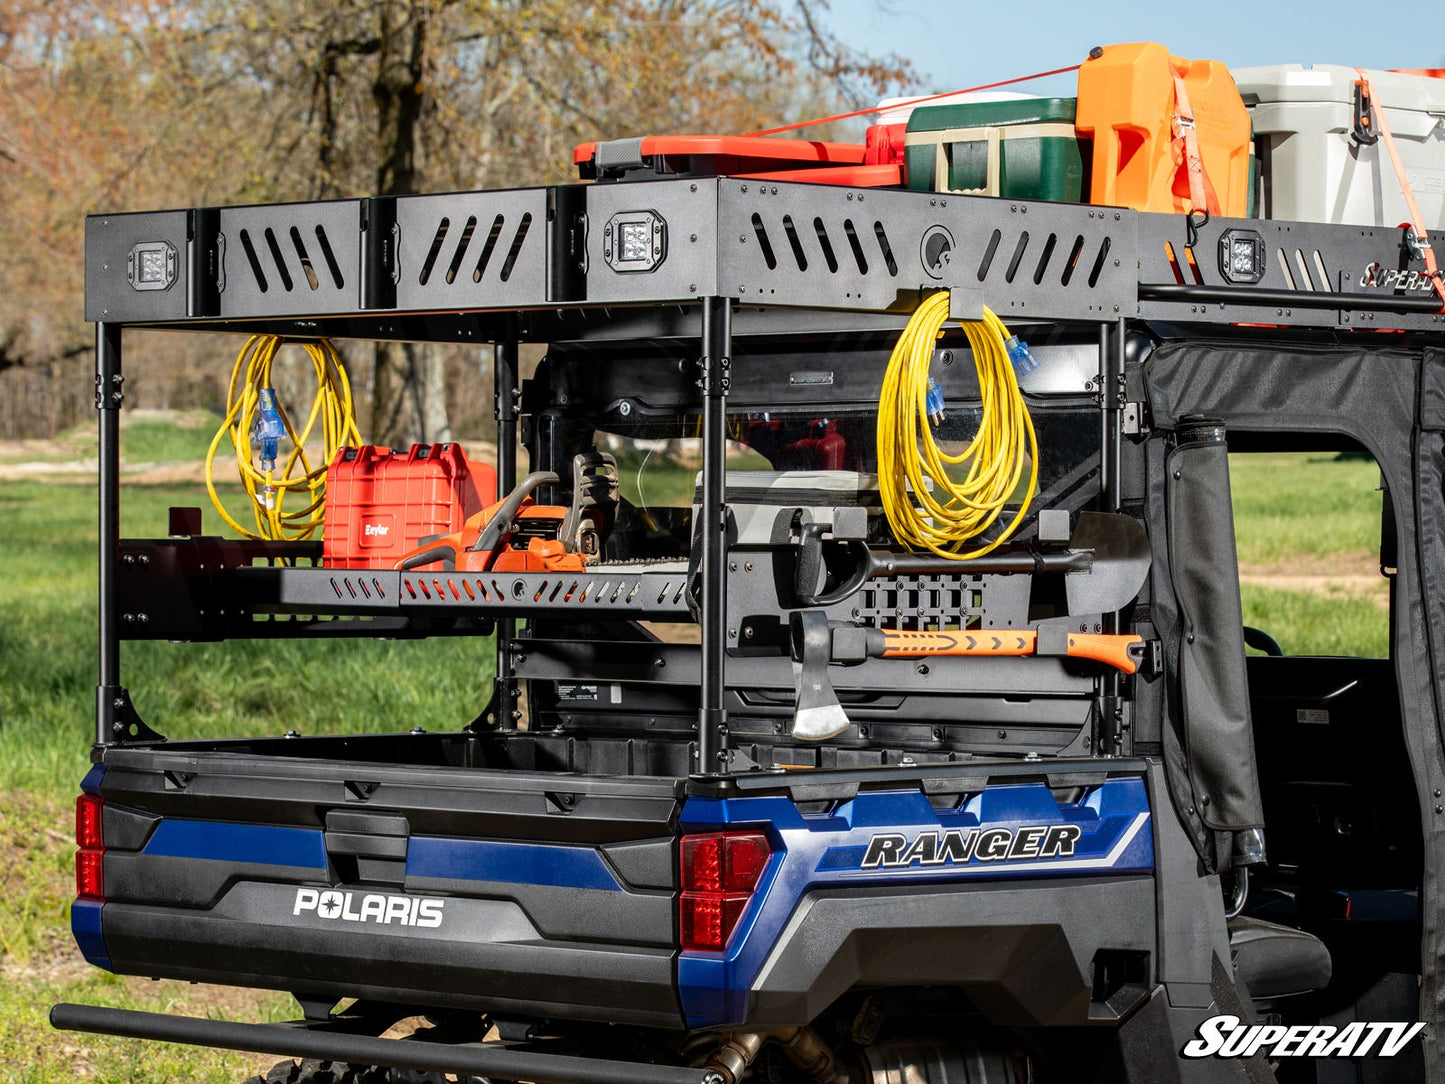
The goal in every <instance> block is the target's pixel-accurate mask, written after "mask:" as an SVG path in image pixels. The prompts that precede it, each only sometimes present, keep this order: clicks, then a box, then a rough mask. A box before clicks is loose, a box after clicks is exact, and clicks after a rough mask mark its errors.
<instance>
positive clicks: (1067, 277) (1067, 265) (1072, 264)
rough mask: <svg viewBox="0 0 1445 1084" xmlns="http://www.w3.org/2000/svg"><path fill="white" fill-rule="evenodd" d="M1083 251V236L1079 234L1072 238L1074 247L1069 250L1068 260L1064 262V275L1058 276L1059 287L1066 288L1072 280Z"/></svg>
mask: <svg viewBox="0 0 1445 1084" xmlns="http://www.w3.org/2000/svg"><path fill="white" fill-rule="evenodd" d="M1083 251H1084V235H1083V234H1082V233H1081V234H1079V235H1078V236H1077V237H1075V238H1074V247H1073V248H1071V249H1069V258H1068V259H1067V260H1065V261H1064V273H1063V274H1062V275H1060V276H1059V285H1061V286H1067V285H1068V284H1069V283H1070V282H1072V281H1073V278H1074V270H1075V268H1077V267H1078V266H1079V256H1080V255H1081V254H1082V253H1083Z"/></svg>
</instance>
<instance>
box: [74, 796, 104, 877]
mask: <svg viewBox="0 0 1445 1084" xmlns="http://www.w3.org/2000/svg"><path fill="white" fill-rule="evenodd" d="M104 808H105V801H104V799H102V798H101V797H99V796H98V795H95V794H82V795H81V796H80V797H79V798H77V799H76V800H75V845H76V846H77V847H79V848H80V850H79V851H78V852H76V855H75V894H76V895H77V896H80V897H82V898H83V899H88V900H100V899H104V898H105V880H104V878H103V877H102V875H101V860H102V857H103V856H104V854H105V833H104V830H103V828H102V825H101V812H102V810H103V809H104Z"/></svg>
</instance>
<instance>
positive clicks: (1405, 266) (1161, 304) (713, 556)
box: [85, 177, 1445, 772]
mask: <svg viewBox="0 0 1445 1084" xmlns="http://www.w3.org/2000/svg"><path fill="white" fill-rule="evenodd" d="M85 259H86V302H85V304H86V318H87V319H88V320H90V321H93V322H94V323H95V324H96V325H97V351H96V405H97V408H98V409H99V412H100V446H99V474H100V660H99V671H100V681H99V685H98V689H97V731H96V738H97V741H98V742H100V743H102V744H105V743H111V742H116V741H124V740H126V739H127V736H128V735H132V734H135V733H137V732H142V733H144V731H143V730H142V729H141V728H139V727H138V726H137V725H136V724H137V723H138V720H137V719H135V718H134V709H133V708H132V707H131V704H130V699H129V696H128V695H127V693H126V690H125V689H124V687H123V686H122V685H121V680H120V665H119V645H120V641H121V639H122V638H155V637H157V636H159V635H162V634H165V635H167V636H168V638H176V639H216V638H224V637H226V636H228V635H393V634H394V635H430V634H434V633H441V632H447V633H451V634H465V633H467V632H474V633H475V632H484V631H488V630H489V629H490V628H492V627H493V623H494V622H495V627H496V628H497V630H498V633H499V635H498V667H499V669H498V679H497V685H496V694H495V699H494V703H493V713H492V714H493V715H494V716H495V717H497V718H510V717H511V712H512V709H513V708H514V707H515V697H516V684H515V673H514V671H513V670H512V667H511V659H512V651H511V647H510V631H511V628H512V624H511V623H512V621H513V619H514V618H515V616H516V615H518V614H519V613H528V614H532V615H542V614H555V613H562V612H567V613H576V612H578V610H579V608H580V609H583V610H586V609H593V610H595V611H596V612H606V613H609V614H611V615H612V616H619V615H620V616H626V617H633V618H653V619H662V620H688V619H690V618H691V615H692V614H699V613H700V615H701V616H700V618H699V619H698V620H699V624H700V625H701V632H702V637H701V640H702V642H701V649H700V659H699V662H700V670H699V675H700V678H701V680H700V686H701V708H700V712H699V719H698V742H697V754H698V764H697V766H698V770H700V771H704V772H706V771H712V770H716V769H717V768H719V767H721V766H722V765H723V764H725V759H724V758H725V757H726V752H725V749H724V735H725V733H726V728H725V712H724V708H723V705H724V692H725V683H724V667H725V665H726V655H727V635H728V631H727V621H728V615H727V606H726V601H727V582H728V570H727V536H726V524H725V515H724V512H725V507H726V505H725V493H724V456H725V447H726V445H725V413H726V400H727V395H728V389H729V385H730V382H731V377H730V372H731V365H732V361H731V359H732V356H733V340H734V334H735V329H736V331H737V333H739V334H742V335H750V334H753V333H754V332H760V333H768V332H770V331H774V330H777V329H787V330H796V329H803V330H808V329H811V330H814V331H820V332H824V333H830V332H840V331H842V330H844V329H845V328H846V329H848V330H853V329H864V328H870V329H878V330H881V329H887V328H891V327H898V326H901V325H902V324H903V323H904V321H905V320H906V319H907V316H908V315H909V314H910V313H911V312H912V311H913V310H914V309H915V308H916V306H917V305H918V303H919V301H920V299H921V298H922V297H923V296H924V294H925V293H926V292H927V291H929V290H932V289H941V288H947V289H949V290H950V291H951V297H952V306H951V307H952V310H953V315H954V316H957V317H976V316H977V315H978V314H979V313H980V311H981V309H982V308H983V306H985V305H987V306H989V307H990V308H992V309H993V310H994V311H995V312H997V313H998V314H999V315H1000V316H1001V317H1002V318H1004V319H1005V320H1006V321H1009V322H1010V323H1024V322H1029V321H1045V320H1047V321H1057V322H1065V323H1073V324H1076V325H1083V326H1086V327H1087V326H1093V327H1095V328H1096V329H1097V334H1098V342H1099V355H1098V356H1099V373H1098V375H1097V378H1096V381H1095V382H1094V383H1092V384H1087V385H1086V388H1088V387H1092V388H1093V389H1094V391H1095V396H1096V401H1097V402H1098V404H1099V409H1100V412H1101V432H1102V434H1103V438H1102V448H1101V466H1100V474H1099V481H1100V487H1101V493H1102V505H1103V506H1104V508H1105V509H1107V510H1117V509H1118V495H1119V494H1118V491H1119V485H1118V462H1119V459H1118V456H1119V443H1118V442H1119V440H1120V439H1121V437H1120V434H1121V432H1122V429H1123V420H1124V417H1125V414H1126V411H1127V407H1128V404H1127V403H1126V401H1125V400H1126V395H1125V392H1124V390H1123V386H1124V369H1125V353H1126V339H1127V331H1128V327H1129V324H1130V322H1131V321H1134V320H1139V319H1144V320H1150V321H1157V322H1162V323H1170V324H1181V325H1190V326H1198V327H1200V328H1207V327H1209V326H1211V325H1214V326H1220V325H1233V324H1250V325H1267V326H1270V327H1276V328H1279V327H1288V328H1303V329H1312V330H1314V331H1315V332H1316V333H1328V331H1329V329H1337V330H1340V329H1343V330H1353V329H1369V330H1392V331H1402V332H1408V331H1426V332H1430V331H1434V332H1445V315H1442V313H1441V312H1440V306H1439V303H1438V298H1437V297H1436V295H1435V294H1434V292H1433V290H1432V288H1431V285H1430V282H1429V280H1428V279H1427V278H1426V276H1425V274H1424V264H1423V262H1422V260H1421V258H1420V253H1419V252H1418V251H1416V250H1414V249H1412V248H1411V246H1410V243H1409V238H1408V236H1407V233H1406V231H1405V230H1404V229H1403V228H1401V229H1390V228H1383V227H1357V226H1338V225H1323V224H1312V223H1297V222H1280V221H1262V220H1252V219H1223V218H1216V219H1213V220H1209V221H1205V222H1202V223H1201V222H1199V221H1197V220H1195V221H1190V220H1189V219H1187V218H1186V217H1185V216H1178V215H1154V214H1140V213H1137V212H1134V211H1131V210H1126V209H1118V208H1109V207H1092V206H1085V205H1078V204H1063V203H1049V202H1030V201H1020V200H1011V199H998V198H985V197H970V196H952V195H938V194H930V193H921V192H908V191H898V190H880V189H859V188H846V187H833V186H824V185H808V184H798V183H773V182H759V181H756V180H742V179H735V178H726V177H722V178H700V179H673V180H661V181H640V182H635V183H617V184H593V185H564V186H557V187H551V188H533V189H517V190H510V191H494V192H466V193H454V194H445V195H418V196H403V197H384V198H373V199H361V200H337V201H326V202H315V203H292V204H280V205H268V206H250V207H222V208H197V209H190V210H177V211H163V212H148V213H128V214H104V215H92V216H90V217H89V218H88V219H87V221H86V256H85ZM638 320H641V321H642V322H643V323H645V324H646V325H647V326H648V329H649V330H648V334H652V335H657V334H663V335H671V336H673V337H677V338H682V339H689V340H692V341H694V342H696V344H697V349H696V352H695V354H693V355H692V356H694V357H696V359H697V368H696V374H697V380H698V385H699V387H700V389H701V396H700V397H701V414H702V424H701V436H702V438H703V440H702V443H703V470H702V476H703V478H702V486H701V492H700V495H699V497H700V507H701V508H702V509H703V510H704V512H703V516H702V527H701V529H699V531H698V532H697V534H698V539H699V542H700V545H699V547H698V548H699V550H700V559H698V560H697V568H696V573H697V574H696V576H695V579H694V580H692V581H691V582H690V586H689V590H692V591H694V592H695V597H694V598H693V599H688V598H687V597H685V595H684V594H683V593H682V592H681V591H680V590H679V586H678V585H679V584H680V583H681V578H680V576H678V575H676V574H673V573H671V572H640V573H639V572H632V573H629V572H628V571H627V570H619V571H618V572H617V574H616V577H614V576H613V574H612V573H609V572H598V573H597V575H596V577H593V576H592V574H591V573H589V574H588V576H587V577H585V579H588V580H593V579H595V580H598V581H601V584H600V585H599V583H596V582H594V583H591V584H590V585H588V584H582V583H580V582H579V583H576V584H574V583H572V582H571V579H569V580H568V582H567V583H566V584H565V585H562V586H559V585H558V584H557V583H556V582H555V577H553V578H549V577H546V576H543V575H542V574H527V575H520V576H519V575H509V576H508V577H506V582H502V580H501V578H498V579H497V580H496V582H495V583H493V582H487V581H486V579H485V578H483V577H477V576H472V575H464V576H457V575H450V576H447V577H433V576H430V575H424V574H420V573H417V574H406V573H398V572H393V571H387V572H382V573H377V574H375V575H372V574H367V575H365V576H363V575H361V574H360V573H355V572H351V571H346V572H341V571H339V570H333V569H325V568H320V567H315V566H316V556H315V554H314V553H312V552H311V551H309V550H305V551H304V552H303V550H302V549H297V550H293V551H288V552H286V553H284V554H283V553H281V552H280V551H275V552H272V551H266V552H258V553H250V552H249V551H247V553H245V554H243V553H242V552H241V550H240V549H234V550H231V551H227V552H228V554H229V556H228V557H227V558H226V559H224V560H219V559H218V560H215V561H213V564H212V566H211V567H212V571H213V572H214V576H213V577H212V578H213V579H214V582H212V583H209V584H208V585H207V586H206V590H205V592H204V594H203V595H202V596H196V595H194V594H187V593H185V592H181V593H176V592H175V591H171V593H170V594H167V593H166V591H167V590H170V589H172V588H175V586H176V585H177V584H182V585H185V584H190V585H192V586H194V585H195V584H197V583H204V582H205V581H206V580H207V575H206V574H203V570H202V569H199V568H196V567H194V565H195V564H198V563H201V558H200V557H199V556H198V552H197V547H198V546H201V544H202V543H204V544H205V545H211V544H214V545H218V546H223V547H224V546H232V547H235V546H242V547H243V546H244V544H241V543H224V544H223V543H220V541H219V540H209V541H207V540H169V541H157V542H127V543H125V544H124V548H123V546H122V542H121V539H120V535H119V514H118V500H119V418H118V412H119V409H120V407H121V405H122V403H123V401H124V377H123V372H122V333H123V331H124V330H125V329H128V328H156V329H168V330H192V331H196V330H214V331H239V332H253V333H254V332H263V333H268V334H277V335H283V336H286V337H289V338H293V339H307V338H316V337H319V336H330V337H335V338H362V339H379V340H384V339H396V340H419V341H430V342H442V343H448V342H450V343H460V344H477V345H481V344H486V343H490V344H494V345H495V347H496V351H497V353H496V358H497V364H496V366H495V375H496V405H497V411H496V413H497V424H498V447H499V451H498V463H497V468H498V471H497V472H498V483H499V486H500V487H501V488H502V489H503V490H507V489H510V488H511V487H512V486H513V485H514V484H515V482H516V473H517V472H516V462H515V453H514V451H513V449H514V448H515V442H516V432H517V407H516V392H517V356H518V355H517V351H518V346H519V344H520V343H522V342H526V341H535V342H554V341H559V340H562V339H565V338H567V337H575V336H577V335H579V334H600V335H606V334H608V331H607V328H608V327H609V326H611V327H614V328H619V327H621V328H626V327H629V326H631V325H632V324H635V323H636V322H637V321H638ZM579 328H581V329H583V330H582V331H581V332H579V330H578V329H579ZM1099 389H1115V390H1114V391H1113V393H1111V394H1102V393H1100V391H1099ZM123 555H124V557H125V558H128V559H129V560H130V561H131V564H128V565H126V566H125V570H124V575H122V574H121V571H122V570H121V563H122V560H123ZM142 558H144V561H142ZM629 575H630V576H631V577H632V578H631V580H628V576H629ZM578 579H579V580H580V579H582V578H581V577H578ZM624 580H626V581H627V582H625V583H624V582H623V581H624ZM147 582H151V583H153V584H156V585H159V586H160V587H162V590H161V591H160V592H159V593H157V591H156V590H153V589H149V588H147V587H146V584H147ZM167 585H168V586H167ZM136 592H140V597H139V599H138V598H137V597H136ZM371 595H374V596H375V597H374V598H373V597H371ZM226 599H231V600H232V605H231V606H230V607H229V610H227V609H226V607H224V606H221V605H217V602H218V600H219V601H222V602H224V600H226ZM464 599H465V601H463V600H464ZM157 600H163V601H157ZM202 611H204V612H202ZM222 611H225V612H222ZM268 615H269V616H268ZM258 617H260V618H262V619H263V620H259V621H258Z"/></svg>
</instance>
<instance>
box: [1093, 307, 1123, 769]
mask: <svg viewBox="0 0 1445 1084" xmlns="http://www.w3.org/2000/svg"><path fill="white" fill-rule="evenodd" d="M1127 335H1128V324H1127V323H1126V322H1125V321H1124V320H1117V321H1115V323H1114V334H1113V336H1112V341H1111V336H1110V334H1109V325H1108V324H1101V325H1100V326H1099V418H1100V430H1099V488H1100V491H1101V492H1100V495H1101V498H1102V501H1101V503H1102V505H1103V509H1104V511H1105V512H1117V511H1119V508H1120V503H1121V502H1120V484H1119V473H1120V471H1121V470H1122V463H1123V452H1122V447H1123V440H1124V398H1125V394H1124V349H1125V344H1126V342H1127ZM1103 623H1104V628H1103V631H1104V632H1106V633H1115V632H1118V631H1119V615H1118V614H1117V613H1106V614H1104V615H1103ZM1101 681H1102V685H1101V687H1100V690H1099V707H1100V716H1101V718H1100V720H1099V729H1098V740H1097V743H1096V744H1097V751H1098V752H1100V753H1103V752H1111V753H1116V754H1117V753H1122V752H1123V745H1124V706H1123V701H1122V700H1121V699H1120V688H1119V673H1118V671H1117V670H1114V669H1112V668H1110V667H1106V668H1105V673H1104V675H1103V677H1102V679H1101Z"/></svg>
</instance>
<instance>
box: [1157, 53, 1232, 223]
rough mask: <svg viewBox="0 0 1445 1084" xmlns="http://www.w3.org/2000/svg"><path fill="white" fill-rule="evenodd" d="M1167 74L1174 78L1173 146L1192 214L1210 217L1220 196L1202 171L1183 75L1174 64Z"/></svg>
mask: <svg viewBox="0 0 1445 1084" xmlns="http://www.w3.org/2000/svg"><path fill="white" fill-rule="evenodd" d="M1169 74H1170V75H1172V76H1173V77H1174V143H1175V146H1176V147H1180V148H1181V154H1182V156H1183V159H1184V168H1185V169H1186V170H1187V171H1188V173H1189V203H1190V208H1189V210H1190V211H1191V212H1193V211H1207V212H1208V213H1209V214H1210V216H1211V217H1212V216H1214V215H1217V214H1219V213H1220V209H1219V196H1218V195H1217V194H1216V193H1215V191H1214V185H1213V184H1212V183H1211V182H1210V180H1209V174H1208V173H1207V172H1205V169H1204V158H1203V157H1202V156H1201V155H1200V153H1199V135H1198V133H1197V132H1195V130H1194V110H1193V109H1191V108H1190V107H1189V91H1188V90H1186V89H1185V87H1184V76H1182V75H1180V74H1179V69H1178V68H1176V67H1175V66H1174V65H1173V64H1171V65H1169Z"/></svg>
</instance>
